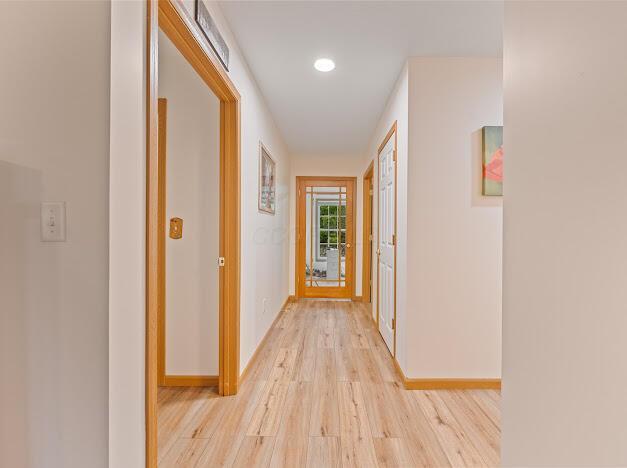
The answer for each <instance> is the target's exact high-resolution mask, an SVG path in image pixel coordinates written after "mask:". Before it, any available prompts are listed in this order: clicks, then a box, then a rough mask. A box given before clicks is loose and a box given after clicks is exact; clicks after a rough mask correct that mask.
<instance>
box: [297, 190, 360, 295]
mask: <svg viewBox="0 0 627 468" xmlns="http://www.w3.org/2000/svg"><path fill="white" fill-rule="evenodd" d="M301 182H302V184H301V185H300V188H299V190H300V198H301V200H299V201H300V207H301V208H302V209H303V211H304V213H302V212H299V216H304V219H301V220H300V223H299V226H300V227H301V229H302V231H304V232H300V233H299V234H300V238H299V239H300V242H301V248H300V249H299V250H300V254H301V255H302V256H303V257H304V258H302V259H301V261H300V262H299V265H300V268H301V269H302V271H301V272H300V275H299V277H301V278H303V283H304V284H301V287H302V291H301V292H303V293H304V294H303V295H304V296H305V297H351V295H352V293H351V288H352V281H351V280H352V258H353V256H352V252H351V249H352V245H351V239H352V238H353V236H352V229H353V222H352V215H353V209H352V181H351V180H346V181H338V180H331V181H325V180H307V181H301ZM331 182H333V183H331ZM303 244H304V245H303Z"/></svg>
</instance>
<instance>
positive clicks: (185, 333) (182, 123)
mask: <svg viewBox="0 0 627 468" xmlns="http://www.w3.org/2000/svg"><path fill="white" fill-rule="evenodd" d="M159 97H161V98H166V99H167V100H168V103H167V137H166V138H167V151H166V153H167V155H166V165H167V170H166V174H167V176H166V179H167V180H166V193H167V195H166V223H169V220H170V219H171V218H173V217H179V218H182V219H183V237H182V239H171V238H170V237H169V236H168V235H166V234H165V233H164V235H166V327H165V331H166V343H165V351H166V362H165V371H166V375H218V372H219V363H218V354H219V336H218V330H219V305H220V300H219V271H218V268H219V267H218V256H219V254H220V249H219V248H220V223H219V219H220V101H219V100H218V98H217V97H216V96H215V95H214V94H213V93H212V92H211V90H210V89H209V88H208V87H207V85H206V84H205V83H204V81H202V79H201V78H200V77H199V76H198V73H196V71H195V70H194V69H193V68H192V66H191V65H190V64H189V63H188V62H187V60H185V58H184V57H183V56H182V55H181V54H180V52H179V51H178V50H177V49H176V47H175V46H174V44H172V42H171V41H170V39H168V37H167V36H166V35H165V34H164V33H163V32H160V33H159ZM166 228H167V229H169V224H168V225H167V226H166Z"/></svg>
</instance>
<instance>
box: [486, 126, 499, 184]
mask: <svg viewBox="0 0 627 468" xmlns="http://www.w3.org/2000/svg"><path fill="white" fill-rule="evenodd" d="M482 134H483V195H487V196H501V195H503V127H483V130H482Z"/></svg>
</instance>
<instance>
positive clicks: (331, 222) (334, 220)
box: [329, 207, 337, 229]
mask: <svg viewBox="0 0 627 468" xmlns="http://www.w3.org/2000/svg"><path fill="white" fill-rule="evenodd" d="M329 208H331V207H329ZM329 228H330V229H335V228H337V218H329Z"/></svg>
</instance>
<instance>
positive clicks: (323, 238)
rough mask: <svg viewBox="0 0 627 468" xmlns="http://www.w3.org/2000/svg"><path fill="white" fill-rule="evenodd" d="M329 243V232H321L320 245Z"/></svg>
mask: <svg viewBox="0 0 627 468" xmlns="http://www.w3.org/2000/svg"><path fill="white" fill-rule="evenodd" d="M327 242H329V231H322V230H321V231H320V243H321V244H326V243H327Z"/></svg>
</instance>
